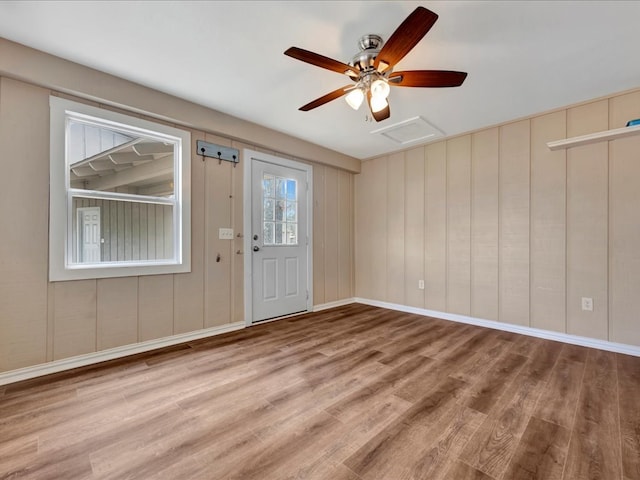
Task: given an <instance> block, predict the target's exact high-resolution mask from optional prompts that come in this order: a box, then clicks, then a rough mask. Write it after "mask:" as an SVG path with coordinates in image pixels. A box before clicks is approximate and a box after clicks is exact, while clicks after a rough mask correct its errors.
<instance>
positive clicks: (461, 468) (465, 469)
mask: <svg viewBox="0 0 640 480" xmlns="http://www.w3.org/2000/svg"><path fill="white" fill-rule="evenodd" d="M449 465H450V468H449V469H448V470H447V472H446V474H445V476H444V477H442V478H443V480H495V479H494V478H493V477H491V476H489V475H487V474H486V473H483V472H481V471H480V470H476V469H475V468H473V467H470V466H469V465H467V464H466V463H463V462H461V461H459V460H458V461H450V462H449ZM510 480H511V479H510ZM513 480H516V479H513Z"/></svg>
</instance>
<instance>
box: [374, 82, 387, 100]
mask: <svg viewBox="0 0 640 480" xmlns="http://www.w3.org/2000/svg"><path fill="white" fill-rule="evenodd" d="M389 90H390V88H389V84H388V83H387V82H386V81H385V80H382V79H380V78H378V79H377V80H374V81H373V82H372V83H371V96H372V97H374V98H375V97H380V98H387V97H388V96H389Z"/></svg>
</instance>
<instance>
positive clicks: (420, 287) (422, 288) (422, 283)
mask: <svg viewBox="0 0 640 480" xmlns="http://www.w3.org/2000/svg"><path fill="white" fill-rule="evenodd" d="M418 288H419V289H420V290H424V280H418Z"/></svg>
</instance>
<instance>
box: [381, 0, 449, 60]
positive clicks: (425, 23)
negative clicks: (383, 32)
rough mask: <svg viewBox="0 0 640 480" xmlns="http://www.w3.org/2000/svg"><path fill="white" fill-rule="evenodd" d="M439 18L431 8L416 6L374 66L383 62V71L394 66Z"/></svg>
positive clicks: (384, 47) (391, 38) (386, 44)
mask: <svg viewBox="0 0 640 480" xmlns="http://www.w3.org/2000/svg"><path fill="white" fill-rule="evenodd" d="M437 19H438V15H437V14H435V13H433V12H432V11H431V10H427V9H426V8H424V7H418V8H416V9H415V10H414V11H413V12H412V13H411V14H410V15H409V16H408V17H407V18H406V19H405V21H404V22H402V23H401V24H400V26H399V27H398V28H397V29H396V31H395V32H393V34H392V35H391V36H390V37H389V40H387V43H385V44H384V46H383V47H382V50H380V53H379V54H378V56H377V57H376V59H375V62H374V64H373V66H374V67H375V68H376V69H378V66H379V65H380V63H382V64H383V67H384V68H382V69H381V71H384V70H386V69H387V68H389V67H393V66H394V65H395V64H396V63H398V62H399V61H400V60H402V58H403V57H404V56H405V55H406V54H407V53H409V51H410V50H411V49H412V48H413V47H415V46H416V45H417V44H418V42H419V41H420V40H422V37H424V36H425V35H426V34H427V32H428V31H429V30H431V27H433V24H434V23H436V20H437Z"/></svg>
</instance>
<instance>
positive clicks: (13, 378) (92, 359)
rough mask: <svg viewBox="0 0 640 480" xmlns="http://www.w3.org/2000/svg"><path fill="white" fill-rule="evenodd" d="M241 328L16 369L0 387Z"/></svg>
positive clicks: (211, 330)
mask: <svg viewBox="0 0 640 480" xmlns="http://www.w3.org/2000/svg"><path fill="white" fill-rule="evenodd" d="M243 328H245V324H244V322H236V323H230V324H228V325H222V326H220V327H212V328H205V329H204V330H197V331H195V332H188V333H181V334H178V335H172V336H170V337H164V338H158V339H155V340H148V341H146V342H140V343H134V344H132V345H124V346H122V347H116V348H110V349H108V350H102V351H100V352H95V353H87V354H85V355H78V356H76V357H70V358H64V359H62V360H54V361H53V362H49V363H43V364H40V365H34V366H32V367H25V368H20V369H18V370H11V371H9V372H4V373H0V385H6V384H8V383H14V382H19V381H21V380H28V379H30V378H35V377H40V376H42V375H49V374H50V373H57V372H62V371H64V370H71V369H72V368H78V367H84V366H86V365H92V364H94V363H100V362H104V361H106V360H114V359H116V358H122V357H126V356H127V355H134V354H136V353H143V352H148V351H150V350H155V349H158V348H162V347H169V346H171V345H177V344H179V343H185V342H189V341H191V340H198V339H201V338H206V337H212V336H214V335H220V334H222V333H228V332H233V331H235V330H241V329H243Z"/></svg>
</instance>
